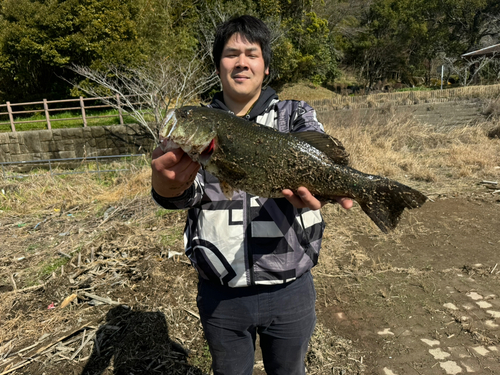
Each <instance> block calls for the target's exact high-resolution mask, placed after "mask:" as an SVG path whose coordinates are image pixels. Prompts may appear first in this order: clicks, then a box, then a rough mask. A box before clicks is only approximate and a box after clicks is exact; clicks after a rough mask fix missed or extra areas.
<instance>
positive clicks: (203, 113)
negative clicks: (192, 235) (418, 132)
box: [160, 107, 427, 232]
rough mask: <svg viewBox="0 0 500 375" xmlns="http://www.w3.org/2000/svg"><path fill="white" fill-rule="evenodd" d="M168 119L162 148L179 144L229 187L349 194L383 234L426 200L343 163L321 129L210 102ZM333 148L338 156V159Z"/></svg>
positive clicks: (270, 193)
mask: <svg viewBox="0 0 500 375" xmlns="http://www.w3.org/2000/svg"><path fill="white" fill-rule="evenodd" d="M167 119H168V120H167V122H166V124H165V125H164V126H163V128H162V130H161V131H160V139H161V140H162V144H163V148H164V150H168V149H170V148H172V147H181V148H182V149H183V150H184V151H185V152H186V153H187V154H188V155H189V156H190V157H191V158H192V159H193V160H194V161H197V162H200V164H201V165H202V166H203V167H204V168H205V169H206V170H207V171H208V172H210V173H212V174H213V175H214V176H216V177H217V178H218V179H219V180H220V181H221V185H223V186H225V187H226V188H227V189H228V190H229V191H228V192H230V191H232V190H233V189H234V190H243V191H246V192H248V193H250V194H253V195H258V196H261V197H267V198H278V197H283V194H282V190H283V189H291V190H292V191H297V189H298V188H299V187H300V186H304V187H306V188H308V189H309V191H310V192H311V193H312V194H313V195H314V196H316V197H317V198H318V199H320V200H322V201H329V202H333V201H335V197H338V196H344V197H349V198H352V199H354V200H355V201H357V202H358V203H359V204H360V206H361V208H362V209H363V211H364V212H365V213H366V214H367V215H368V216H369V217H370V218H371V219H372V220H373V221H374V222H375V224H377V226H378V227H379V228H380V229H381V230H382V231H384V232H387V231H389V230H391V229H394V228H395V227H396V225H397V223H398V222H399V219H400V216H401V214H402V212H403V210H404V209H405V208H407V209H412V208H417V207H420V206H421V205H422V204H423V203H424V202H425V201H426V199H427V197H425V195H423V194H422V193H420V192H418V191H417V190H415V189H412V188H410V187H408V186H406V185H403V184H400V183H399V182H396V181H393V180H390V179H388V178H385V177H381V176H376V175H370V174H365V173H363V172H360V171H357V170H355V169H353V168H350V167H349V166H347V165H344V164H345V161H346V159H345V158H343V154H342V152H343V147H342V146H341V144H340V142H338V141H336V140H334V139H333V138H332V139H329V138H328V136H326V135H320V133H314V134H311V133H312V132H307V133H309V134H301V133H280V132H278V131H276V130H274V129H272V128H269V127H266V126H262V125H259V124H255V123H252V122H249V121H247V120H244V119H241V118H239V117H236V116H234V115H231V114H229V113H227V112H224V111H221V110H217V109H212V108H206V107H183V108H179V109H177V110H175V112H172V113H171V114H169V116H168V117H167ZM304 137H306V138H304ZM318 137H320V138H321V137H323V138H321V139H319V140H318ZM303 138H304V139H307V140H309V139H310V140H311V143H309V142H307V141H304V140H303ZM322 140H324V141H325V143H324V144H323V141H322ZM331 140H333V141H332V142H329V143H328V141H331ZM313 144H314V146H313ZM328 148H329V149H328ZM335 148H337V149H336V150H333V151H334V152H337V153H339V154H340V155H341V156H340V157H339V158H335V159H333V158H332V157H331V155H332V152H331V151H332V149H335Z"/></svg>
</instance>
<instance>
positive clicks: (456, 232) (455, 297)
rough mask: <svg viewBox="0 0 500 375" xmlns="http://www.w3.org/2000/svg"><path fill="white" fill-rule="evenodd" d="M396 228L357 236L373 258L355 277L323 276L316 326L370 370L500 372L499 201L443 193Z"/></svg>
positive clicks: (346, 260) (345, 260)
mask: <svg viewBox="0 0 500 375" xmlns="http://www.w3.org/2000/svg"><path fill="white" fill-rule="evenodd" d="M400 230H401V232H400V233H399V234H398V235H397V236H394V237H393V238H382V236H380V235H376V236H371V235H367V234H363V233H361V234H359V235H357V236H355V241H356V242H357V244H355V245H353V247H355V248H357V249H358V250H359V248H361V249H364V250H366V253H365V254H366V256H368V258H369V259H366V260H365V261H364V262H363V265H361V266H359V267H357V272H353V273H352V274H351V275H346V274H345V273H342V272H341V273H340V274H338V275H332V277H330V279H331V280H326V279H325V276H323V277H321V275H318V276H319V277H318V278H319V279H320V280H319V284H320V287H319V296H318V302H317V309H318V315H319V320H320V322H322V323H323V324H324V325H325V327H328V328H330V329H331V330H332V331H333V332H335V334H336V335H339V336H342V337H347V338H349V339H350V340H352V341H353V345H354V346H356V348H357V349H359V350H360V351H361V352H362V354H361V355H362V357H363V363H364V365H365V366H366V367H365V369H364V371H365V373H368V374H386V375H391V374H422V375H423V374H458V373H478V374H499V373H500V353H499V350H500V345H499V344H500V338H499V333H500V325H499V323H500V320H499V318H500V298H499V296H500V285H499V283H498V280H499V273H500V272H499V271H500V270H499V267H498V263H499V262H500V257H499V250H500V196H499V195H498V194H496V195H493V194H491V193H480V192H474V193H473V192H471V193H468V194H466V195H461V196H457V197H453V196H438V197H436V198H435V199H434V202H429V203H427V204H426V205H424V206H423V207H422V209H420V210H418V211H415V212H414V213H412V215H411V217H409V218H408V219H407V221H406V222H403V223H402V226H401V227H400ZM355 261H356V259H355V258H354V259H353V256H352V253H349V252H346V253H345V256H344V257H342V258H341V259H339V260H338V266H339V267H340V268H341V269H342V268H345V269H349V268H350V267H352V263H353V262H355ZM356 359H357V360H360V361H361V358H356Z"/></svg>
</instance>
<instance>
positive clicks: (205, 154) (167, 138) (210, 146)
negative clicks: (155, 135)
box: [159, 109, 216, 165]
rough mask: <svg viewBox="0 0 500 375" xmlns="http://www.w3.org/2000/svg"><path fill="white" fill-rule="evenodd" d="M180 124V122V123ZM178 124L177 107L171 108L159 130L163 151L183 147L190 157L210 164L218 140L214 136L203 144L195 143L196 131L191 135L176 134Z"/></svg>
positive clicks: (203, 163) (201, 162) (204, 163)
mask: <svg viewBox="0 0 500 375" xmlns="http://www.w3.org/2000/svg"><path fill="white" fill-rule="evenodd" d="M179 125H180V124H179ZM177 126H178V120H177V117H176V111H175V109H172V110H170V111H169V112H168V113H167V114H166V116H165V120H164V121H163V124H162V126H161V128H160V131H159V140H160V148H161V150H162V151H163V152H168V151H172V150H174V149H178V148H181V149H182V150H183V151H184V152H185V153H186V154H188V155H189V157H190V158H191V159H192V160H193V161H195V162H198V163H200V164H202V165H206V164H208V162H209V160H210V157H211V156H212V154H213V153H214V151H215V148H216V142H215V138H212V139H211V140H209V141H208V142H206V143H203V144H197V145H196V144H193V138H194V137H195V135H196V134H195V133H193V134H189V135H184V134H183V135H179V134H174V131H175V130H176V128H177Z"/></svg>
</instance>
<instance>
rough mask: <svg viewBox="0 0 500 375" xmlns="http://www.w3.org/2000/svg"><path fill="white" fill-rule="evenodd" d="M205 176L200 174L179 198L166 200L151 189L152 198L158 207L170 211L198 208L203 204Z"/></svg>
mask: <svg viewBox="0 0 500 375" xmlns="http://www.w3.org/2000/svg"><path fill="white" fill-rule="evenodd" d="M204 185H205V184H204V181H203V176H202V174H201V173H200V172H198V174H197V175H196V179H195V180H194V182H193V184H192V185H191V186H190V187H189V188H188V189H186V190H185V191H184V193H182V194H181V195H179V196H178V197H173V198H166V197H162V196H161V195H159V194H158V193H157V192H156V191H155V190H154V189H151V196H152V197H153V200H154V201H155V203H156V204H157V205H159V206H160V207H163V208H166V209H168V210H183V209H186V208H191V207H193V206H196V205H197V204H198V203H200V202H201V198H202V197H203V189H204Z"/></svg>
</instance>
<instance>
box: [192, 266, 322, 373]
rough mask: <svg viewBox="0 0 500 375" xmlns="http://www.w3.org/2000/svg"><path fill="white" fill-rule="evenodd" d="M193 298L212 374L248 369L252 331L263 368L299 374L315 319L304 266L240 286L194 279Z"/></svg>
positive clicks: (251, 357)
mask: <svg viewBox="0 0 500 375" xmlns="http://www.w3.org/2000/svg"><path fill="white" fill-rule="evenodd" d="M197 302H198V309H199V311H200V317H201V323H202V324H203V329H204V331H205V337H206V339H207V341H208V346H209V348H210V353H211V354H212V368H213V370H214V375H251V374H252V371H253V363H254V353H255V338H256V334H257V333H258V334H259V335H260V347H261V349H262V356H263V360H264V367H265V369H266V372H267V374H269V375H304V374H305V365H304V357H305V355H306V352H307V347H308V344H309V340H310V338H311V336H312V333H313V330H314V325H315V323H316V313H315V310H314V305H315V302H316V291H315V290H314V284H313V279H312V275H311V273H310V272H307V273H306V274H304V275H302V276H301V277H299V278H298V279H297V280H295V281H292V282H290V283H287V284H280V285H269V286H267V285H266V286H253V287H246V288H228V287H225V286H222V285H217V284H214V283H211V282H208V281H205V280H201V279H200V282H199V284H198V298H197Z"/></svg>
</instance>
